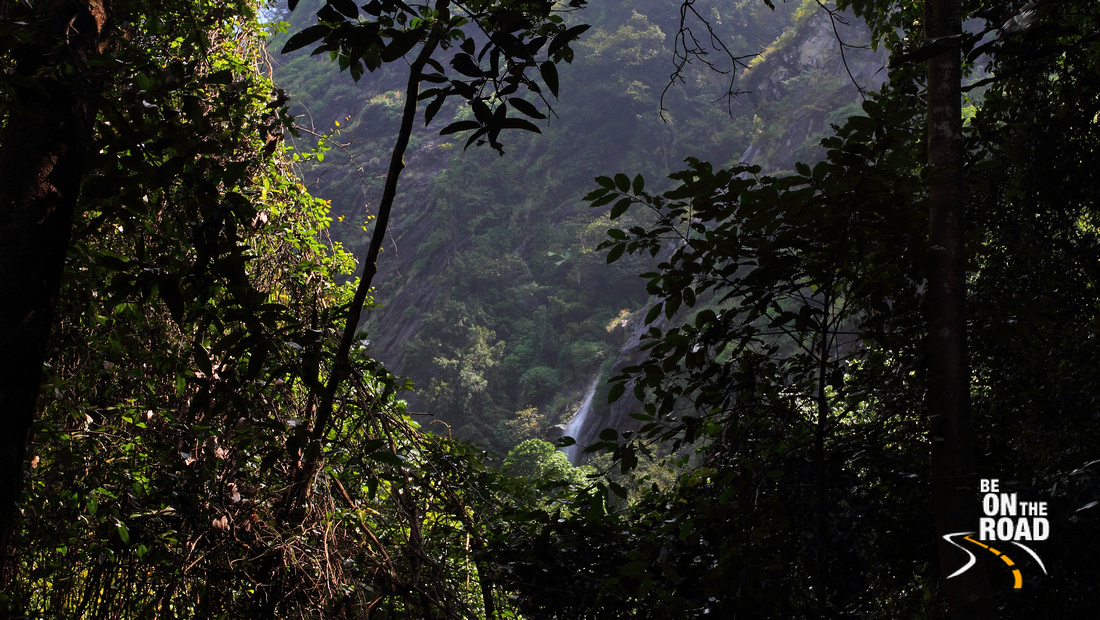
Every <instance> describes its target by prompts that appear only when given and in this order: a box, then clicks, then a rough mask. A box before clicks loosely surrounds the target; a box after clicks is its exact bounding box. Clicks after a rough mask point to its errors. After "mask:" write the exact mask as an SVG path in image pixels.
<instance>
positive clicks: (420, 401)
mask: <svg viewBox="0 0 1100 620" xmlns="http://www.w3.org/2000/svg"><path fill="white" fill-rule="evenodd" d="M678 6H679V4H678V3H677V2H671V1H666V0H649V1H646V2H637V3H625V2H624V3H607V4H604V5H601V6H600V7H593V9H591V10H586V11H584V12H582V13H581V14H579V15H575V16H573V18H574V19H576V20H579V21H585V22H587V23H591V24H593V28H592V29H591V30H590V31H588V32H587V33H586V34H585V35H584V37H583V38H582V40H581V42H580V43H578V44H576V45H575V46H574V48H575V49H576V52H577V54H576V59H575V60H574V62H573V64H572V66H571V67H568V68H567V69H566V71H565V72H564V73H563V75H562V85H561V99H560V100H559V101H556V102H554V112H555V114H554V115H552V116H551V119H550V121H548V122H547V123H546V124H545V125H544V126H542V132H543V133H542V135H506V136H505V137H504V140H505V150H506V155H505V156H504V157H500V156H498V155H497V154H496V153H495V152H492V151H490V150H488V149H477V148H471V149H469V150H468V151H463V149H462V144H463V141H451V140H450V138H453V136H443V137H441V136H438V135H436V131H437V130H435V129H434V127H436V125H433V128H431V129H427V130H421V131H420V132H419V133H418V134H417V135H415V136H414V138H413V142H412V145H411V146H412V148H411V149H410V152H409V154H408V155H407V156H406V163H407V166H408V167H407V168H406V172H405V174H404V175H403V177H402V188H401V191H402V193H401V195H400V196H399V197H398V201H397V206H396V209H395V219H394V221H393V223H392V224H391V235H390V236H391V239H390V242H389V243H387V245H386V251H385V252H384V253H383V255H382V261H381V263H382V264H381V265H380V268H381V270H382V272H381V274H380V278H379V279H377V280H376V282H377V286H376V291H375V299H376V302H377V303H378V307H377V308H376V309H375V310H374V311H373V312H372V313H371V314H370V316H369V317H368V319H367V325H366V328H367V330H368V332H369V334H370V336H369V337H370V339H371V341H372V345H373V349H374V353H375V355H376V356H377V357H378V358H379V359H381V360H383V361H384V362H386V363H387V364H388V365H389V366H390V368H391V369H393V370H394V371H396V372H399V373H402V374H406V375H408V376H409V377H411V378H412V379H413V380H414V382H415V383H416V385H417V388H418V389H417V393H416V394H415V395H414V396H412V397H411V399H410V406H411V408H412V409H414V410H417V411H423V412H426V413H429V414H431V415H432V416H435V418H436V419H437V420H439V421H441V422H443V423H445V424H446V425H447V426H446V428H445V427H443V426H439V425H437V424H434V423H433V424H432V425H431V426H430V428H432V429H434V430H436V431H437V432H444V433H446V432H450V433H452V434H454V435H456V436H458V437H461V438H464V439H471V440H476V441H479V442H482V443H485V444H487V445H489V446H491V447H494V448H496V449H498V450H506V449H508V448H509V447H510V446H512V445H515V444H516V443H518V442H519V441H522V440H523V439H527V438H529V437H532V436H544V437H548V436H553V435H554V433H555V431H554V430H553V427H554V426H555V425H558V424H562V423H564V422H565V421H567V420H568V419H569V417H570V416H571V415H572V414H573V412H574V411H576V409H577V408H578V406H579V405H580V403H581V402H582V401H583V400H584V399H585V396H586V392H585V390H586V389H587V388H588V387H589V386H591V385H593V378H594V377H595V376H597V375H600V374H603V375H604V376H606V374H607V373H608V372H610V369H611V366H612V365H613V364H621V363H623V361H624V360H625V359H627V358H628V357H629V356H630V355H631V353H630V347H631V343H634V347H636V339H637V334H634V333H633V331H634V330H636V328H637V323H638V321H637V320H636V319H637V317H639V316H640V315H641V314H643V313H640V312H637V310H638V309H639V308H641V307H643V306H645V304H646V301H647V300H646V294H645V290H644V287H643V284H642V281H641V280H640V279H638V278H637V277H636V276H637V274H639V273H642V272H644V271H647V270H649V268H650V267H651V266H652V265H651V264H647V263H646V262H645V261H642V260H641V259H631V260H625V259H624V260H620V261H619V262H617V263H615V264H614V265H613V266H607V265H606V261H605V258H604V256H603V253H602V252H599V251H596V249H595V248H596V246H597V245H598V244H599V243H600V242H601V241H602V240H603V238H604V231H605V230H606V228H607V227H608V219H607V214H606V209H595V210H593V209H588V208H586V206H585V204H584V203H582V202H581V201H580V200H579V199H580V197H581V196H583V195H584V194H585V193H587V192H588V191H589V190H590V189H591V187H592V178H593V177H595V176H597V175H600V174H613V173H616V172H629V173H630V174H632V175H633V174H635V173H641V174H644V175H645V177H646V178H647V179H649V180H650V182H651V183H654V182H657V180H658V179H661V178H664V177H665V176H666V175H667V174H668V173H669V172H671V171H674V170H677V169H679V168H680V167H681V164H682V160H683V158H684V157H686V156H689V155H690V156H695V157H700V158H704V159H711V160H713V161H715V162H716V163H720V164H721V163H727V162H736V161H738V160H751V161H755V162H756V163H759V164H761V165H763V166H764V167H765V168H766V169H768V170H775V171H779V170H784V169H789V168H791V167H792V166H793V162H794V160H795V159H796V158H798V159H804V160H808V159H813V157H814V149H815V148H816V144H817V140H818V139H819V138H820V136H821V135H823V133H824V132H825V131H828V124H829V123H830V122H835V121H837V120H839V119H841V118H842V117H843V116H844V115H846V114H848V113H849V112H851V111H855V110H858V107H857V106H856V104H857V102H858V100H859V97H858V91H857V89H856V87H855V86H854V85H853V84H852V81H851V78H850V77H849V71H848V70H846V69H845V66H844V63H843V62H842V59H841V55H840V46H839V44H838V43H837V41H836V38H835V35H834V33H833V24H832V22H831V21H830V19H829V17H828V16H827V15H826V14H825V13H824V12H821V11H819V10H818V9H817V8H816V6H817V5H816V3H814V2H806V3H803V4H802V5H801V6H798V5H795V4H794V3H791V4H780V5H778V6H777V8H776V10H775V11H774V12H772V11H769V10H768V9H767V8H766V7H765V6H764V5H763V4H762V3H760V2H757V1H755V0H742V1H739V2H734V3H731V6H729V7H728V8H726V9H723V11H722V13H721V14H718V13H713V14H712V15H710V16H708V18H709V19H711V21H712V23H713V24H714V25H715V28H716V29H718V32H719V34H721V35H722V36H723V37H725V39H726V40H727V41H728V42H729V43H728V44H729V47H730V50H731V51H732V52H733V53H735V54H741V53H749V52H751V51H755V50H764V49H766V50H767V51H766V53H765V54H764V55H762V56H761V57H760V58H758V59H756V60H755V61H753V62H752V63H751V68H749V69H743V68H738V73H739V75H738V76H737V82H736V85H737V87H738V88H740V89H743V90H746V91H750V92H749V94H746V95H741V96H739V97H738V98H736V99H734V100H733V101H732V104H731V106H730V107H728V108H727V107H726V106H725V101H722V100H720V101H718V102H715V99H716V98H718V99H721V98H720V97H719V96H720V95H721V94H722V93H723V92H724V91H725V88H726V87H727V86H728V76H725V75H720V74H717V73H714V72H711V71H704V70H701V69H699V68H698V67H697V66H695V65H689V66H688V68H687V70H686V71H685V72H684V74H683V78H684V79H683V80H682V83H681V84H678V85H676V86H674V87H673V88H672V89H670V90H669V91H668V93H667V95H666V97H665V101H664V103H665V108H666V111H665V114H664V119H662V118H661V114H660V113H659V112H660V110H659V102H660V96H661V92H662V90H663V89H664V88H665V86H666V85H667V84H668V80H669V73H670V71H671V57H672V50H673V45H674V41H675V34H676V32H677V29H678ZM311 18H312V11H311V6H308V5H307V3H305V2H303V3H302V5H301V6H300V7H299V8H298V9H297V11H296V12H295V14H293V15H291V16H290V20H291V21H292V26H291V30H292V31H293V30H295V29H299V28H301V27H302V26H304V25H306V24H307V23H308V22H309V19H311ZM839 29H840V32H841V33H842V36H843V38H844V40H845V42H846V43H858V42H862V41H865V39H866V37H867V34H866V31H865V29H863V28H862V27H855V26H850V27H849V26H844V25H840V26H839ZM278 44H279V39H278V38H277V39H276V41H275V46H277V45H278ZM847 54H848V58H847V60H848V67H849V69H850V70H851V74H852V76H854V77H855V78H856V79H857V81H859V82H860V83H861V84H862V85H863V86H865V87H867V86H872V87H873V86H874V82H875V81H876V79H878V78H879V75H880V74H876V72H877V71H878V70H879V69H880V68H881V66H882V57H881V56H880V55H875V54H868V53H856V51H854V50H848V52H847ZM279 62H280V66H279V68H278V69H277V73H276V77H277V79H278V80H279V82H280V83H281V84H283V85H284V88H286V89H287V90H288V91H289V93H290V95H291V97H292V100H293V101H296V102H298V105H299V106H300V107H299V108H297V109H299V110H300V111H301V113H300V121H301V122H302V123H303V124H304V125H306V126H307V127H309V128H311V130H312V131H315V132H317V133H320V134H324V135H326V136H327V138H326V144H325V146H327V147H328V150H327V151H326V152H324V153H323V156H324V159H323V161H316V160H311V161H308V162H305V163H303V165H302V174H303V176H304V177H305V179H306V181H307V183H309V184H311V185H312V187H313V191H314V192H315V193H316V194H317V195H320V196H322V197H325V198H327V199H329V200H332V202H333V213H334V214H335V215H336V217H337V219H336V220H335V221H334V222H333V225H332V228H331V234H332V235H333V237H334V238H335V239H337V240H340V241H342V242H343V243H345V244H347V245H349V246H352V248H356V247H357V246H359V245H361V244H362V243H363V242H364V239H365V238H366V231H367V230H369V215H370V213H371V208H372V201H373V200H374V198H375V194H376V193H378V192H379V191H380V186H381V184H380V183H379V182H377V178H378V177H379V175H381V173H382V165H381V162H382V161H385V159H386V157H388V153H389V148H390V145H391V143H390V140H391V139H392V135H393V130H394V127H395V126H396V118H397V113H398V109H397V107H398V105H399V104H398V102H399V100H400V98H399V95H400V91H399V90H398V89H399V88H400V84H401V81H400V80H399V79H398V78H397V77H396V75H391V74H389V73H387V72H386V71H385V70H383V71H382V72H380V73H379V74H376V75H368V76H366V77H364V79H363V80H361V81H360V82H359V83H358V84H355V83H352V81H351V79H350V77H348V76H347V75H341V74H339V73H337V72H336V70H335V69H334V68H332V67H330V66H329V65H328V64H327V60H326V59H324V58H321V59H318V58H316V57H313V58H311V57H309V56H307V55H304V54H301V53H299V54H298V55H297V56H293V57H290V58H281V59H279ZM456 113H457V114H461V113H462V112H456V111H454V110H452V111H447V110H444V111H443V112H442V113H441V116H447V115H454V114H456ZM454 118H459V117H454ZM448 121H449V119H447V120H446V121H442V122H440V121H437V122H438V123H439V124H438V126H443V125H444V124H446V122H448ZM337 123H339V125H337ZM337 132H338V133H337ZM316 140H317V138H316V137H314V136H311V135H310V134H309V133H308V132H303V133H302V134H301V136H300V138H299V145H300V146H301V147H302V148H308V147H310V146H312V145H313V144H315V143H316ZM632 217H640V216H632ZM616 360H617V361H616ZM597 389H598V388H597ZM597 396H599V395H597ZM605 400H606V399H602V398H599V397H597V398H594V399H593V403H594V405H593V407H592V410H591V416H590V422H589V423H588V424H587V425H586V426H585V429H586V430H584V431H583V433H582V443H583V435H590V434H591V433H592V432H593V430H592V429H598V428H599V427H601V425H603V424H606V423H610V422H613V421H615V418H616V417H617V416H616V414H615V412H611V411H607V410H606V406H603V407H601V403H603V402H605ZM429 422H431V421H430V420H429Z"/></svg>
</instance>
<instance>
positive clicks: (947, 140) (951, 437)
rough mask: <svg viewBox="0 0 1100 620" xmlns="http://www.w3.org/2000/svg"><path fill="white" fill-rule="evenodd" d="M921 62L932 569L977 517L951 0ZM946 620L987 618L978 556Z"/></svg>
mask: <svg viewBox="0 0 1100 620" xmlns="http://www.w3.org/2000/svg"><path fill="white" fill-rule="evenodd" d="M925 28H926V35H927V38H928V39H929V44H930V45H935V46H938V47H940V48H941V49H942V51H940V52H939V53H938V54H936V55H935V56H933V57H932V58H931V59H930V60H929V61H928V117H927V122H928V164H929V167H930V168H931V172H932V186H931V189H930V193H929V195H930V198H931V212H930V228H929V248H930V249H929V256H928V258H929V264H928V323H929V337H928V363H929V368H928V394H927V397H926V398H927V400H926V406H927V412H928V419H929V439H930V441H931V443H932V496H933V507H934V510H935V515H936V531H937V534H938V537H939V555H940V568H941V570H942V572H943V574H944V575H949V574H951V573H953V572H954V571H955V570H956V569H958V568H959V567H960V566H962V564H963V562H965V560H966V558H965V557H960V556H961V554H960V552H959V550H958V549H956V548H954V547H953V546H952V545H950V544H949V543H948V542H947V541H945V540H944V539H943V536H944V535H945V534H950V533H952V532H966V531H973V530H974V528H975V527H976V526H977V524H978V495H977V488H976V484H975V483H976V475H975V471H974V429H973V425H972V423H971V419H970V368H969V365H968V363H967V354H966V246H965V236H966V225H965V214H966V195H965V186H964V182H963V154H964V151H963V135H962V110H961V105H962V104H961V101H962V93H961V90H960V87H961V80H962V71H961V66H960V61H961V57H960V47H959V38H960V34H961V32H962V22H961V19H960V12H959V0H926V2H925ZM944 590H945V592H946V595H947V606H948V610H949V612H950V614H951V617H952V618H955V619H963V618H966V619H970V618H991V617H993V606H992V602H991V599H990V592H989V583H988V579H987V577H986V573H985V570H984V568H983V566H982V564H981V563H979V564H977V565H976V566H974V567H972V568H971V569H970V570H968V571H966V572H965V573H963V574H962V575H959V576H957V577H955V578H953V579H947V580H945V582H944Z"/></svg>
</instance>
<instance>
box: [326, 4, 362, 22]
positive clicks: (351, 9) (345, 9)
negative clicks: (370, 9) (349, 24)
mask: <svg viewBox="0 0 1100 620" xmlns="http://www.w3.org/2000/svg"><path fill="white" fill-rule="evenodd" d="M328 3H329V4H331V5H332V6H333V8H335V9H336V10H337V11H340V12H341V13H342V14H344V15H346V16H347V17H350V18H352V19H355V18H356V17H359V7H357V6H355V2H352V0H328Z"/></svg>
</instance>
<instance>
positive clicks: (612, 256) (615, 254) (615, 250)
mask: <svg viewBox="0 0 1100 620" xmlns="http://www.w3.org/2000/svg"><path fill="white" fill-rule="evenodd" d="M625 250H626V244H625V243H616V244H615V245H614V246H612V248H611V251H610V252H608V253H607V264H608V265H610V264H611V263H613V262H615V261H617V260H619V257H621V256H622V255H623V252H624V251H625Z"/></svg>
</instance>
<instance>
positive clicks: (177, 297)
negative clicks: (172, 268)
mask: <svg viewBox="0 0 1100 620" xmlns="http://www.w3.org/2000/svg"><path fill="white" fill-rule="evenodd" d="M157 292H158V293H160V298H161V299H162V300H164V305H165V306H167V307H168V312H169V313H170V314H171V315H172V320H173V321H175V322H176V325H179V326H180V327H182V326H183V312H184V302H183V295H182V294H181V293H180V288H179V285H178V284H176V279H175V278H173V277H171V276H170V275H167V274H161V275H158V276H157Z"/></svg>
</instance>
